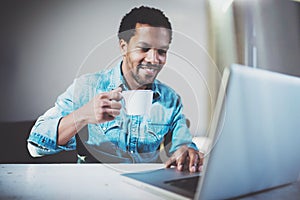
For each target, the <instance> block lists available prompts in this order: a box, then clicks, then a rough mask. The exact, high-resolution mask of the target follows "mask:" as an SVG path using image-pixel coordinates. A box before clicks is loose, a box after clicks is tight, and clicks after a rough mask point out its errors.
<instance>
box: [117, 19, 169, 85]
mask: <svg viewBox="0 0 300 200" xmlns="http://www.w3.org/2000/svg"><path fill="white" fill-rule="evenodd" d="M169 43H170V33H169V31H168V29H166V28H161V27H151V26H149V25H147V24H137V25H136V32H135V35H134V36H133V37H132V38H131V39H130V41H129V42H128V43H126V42H125V41H123V40H122V41H120V45H121V50H122V51H123V55H124V57H123V66H122V70H123V74H124V76H125V79H126V81H127V84H128V85H129V87H130V88H131V89H137V88H143V86H145V85H146V84H149V83H153V81H154V79H155V78H156V77H157V75H158V73H159V72H160V70H161V68H162V67H163V66H164V64H165V63H166V59H167V51H168V48H169Z"/></svg>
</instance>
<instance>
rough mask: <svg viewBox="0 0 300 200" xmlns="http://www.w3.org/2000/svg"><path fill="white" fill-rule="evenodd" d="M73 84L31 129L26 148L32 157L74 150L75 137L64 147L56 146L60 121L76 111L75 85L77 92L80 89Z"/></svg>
mask: <svg viewBox="0 0 300 200" xmlns="http://www.w3.org/2000/svg"><path fill="white" fill-rule="evenodd" d="M75 83H76V81H74V83H73V84H72V85H71V86H70V87H69V88H68V89H67V90H66V91H65V92H64V93H63V94H62V95H60V96H59V97H58V98H57V101H56V103H55V106H54V107H52V108H50V109H49V110H48V111H47V112H45V113H44V114H43V115H42V116H40V117H39V118H38V119H37V121H36V123H35V125H34V126H33V127H32V129H31V132H30V134H29V137H28V139H27V142H28V145H27V147H28V150H29V152H30V154H31V155H32V156H33V157H38V156H43V155H49V154H54V153H58V152H60V151H63V150H66V151H68V150H75V149H76V139H75V136H74V137H72V138H71V140H70V141H69V142H68V143H67V144H66V145H64V146H60V145H57V133H58V126H59V123H60V120H61V119H62V118H63V117H64V116H66V115H68V114H70V113H71V112H73V111H74V110H76V109H78V102H77V103H75V102H76V98H75V93H74V88H75V85H76V86H77V87H76V89H77V90H79V89H80V87H79V85H78V84H75ZM83 95H84V94H83ZM74 99H75V100H74Z"/></svg>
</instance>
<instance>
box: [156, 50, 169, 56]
mask: <svg viewBox="0 0 300 200" xmlns="http://www.w3.org/2000/svg"><path fill="white" fill-rule="evenodd" d="M157 52H158V54H159V55H165V54H166V53H167V51H166V50H163V49H158V50H157Z"/></svg>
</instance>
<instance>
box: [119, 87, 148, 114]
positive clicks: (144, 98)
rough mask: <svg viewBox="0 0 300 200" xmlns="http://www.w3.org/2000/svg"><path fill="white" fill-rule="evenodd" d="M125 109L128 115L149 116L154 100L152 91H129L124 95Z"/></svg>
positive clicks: (124, 92) (123, 93)
mask: <svg viewBox="0 0 300 200" xmlns="http://www.w3.org/2000/svg"><path fill="white" fill-rule="evenodd" d="M121 94H122V96H123V99H124V109H125V112H126V113H127V114H128V115H149V114H150V110H151V105H152V99H153V91H152V90H127V91H123V92H122V93H121Z"/></svg>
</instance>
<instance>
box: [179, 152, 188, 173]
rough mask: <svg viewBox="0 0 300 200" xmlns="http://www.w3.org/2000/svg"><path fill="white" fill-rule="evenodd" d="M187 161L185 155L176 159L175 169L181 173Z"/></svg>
mask: <svg viewBox="0 0 300 200" xmlns="http://www.w3.org/2000/svg"><path fill="white" fill-rule="evenodd" d="M186 159H187V154H186V153H183V154H181V155H180V156H179V157H178V158H177V169H178V170H179V171H182V170H183V169H184V164H185V161H186Z"/></svg>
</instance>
